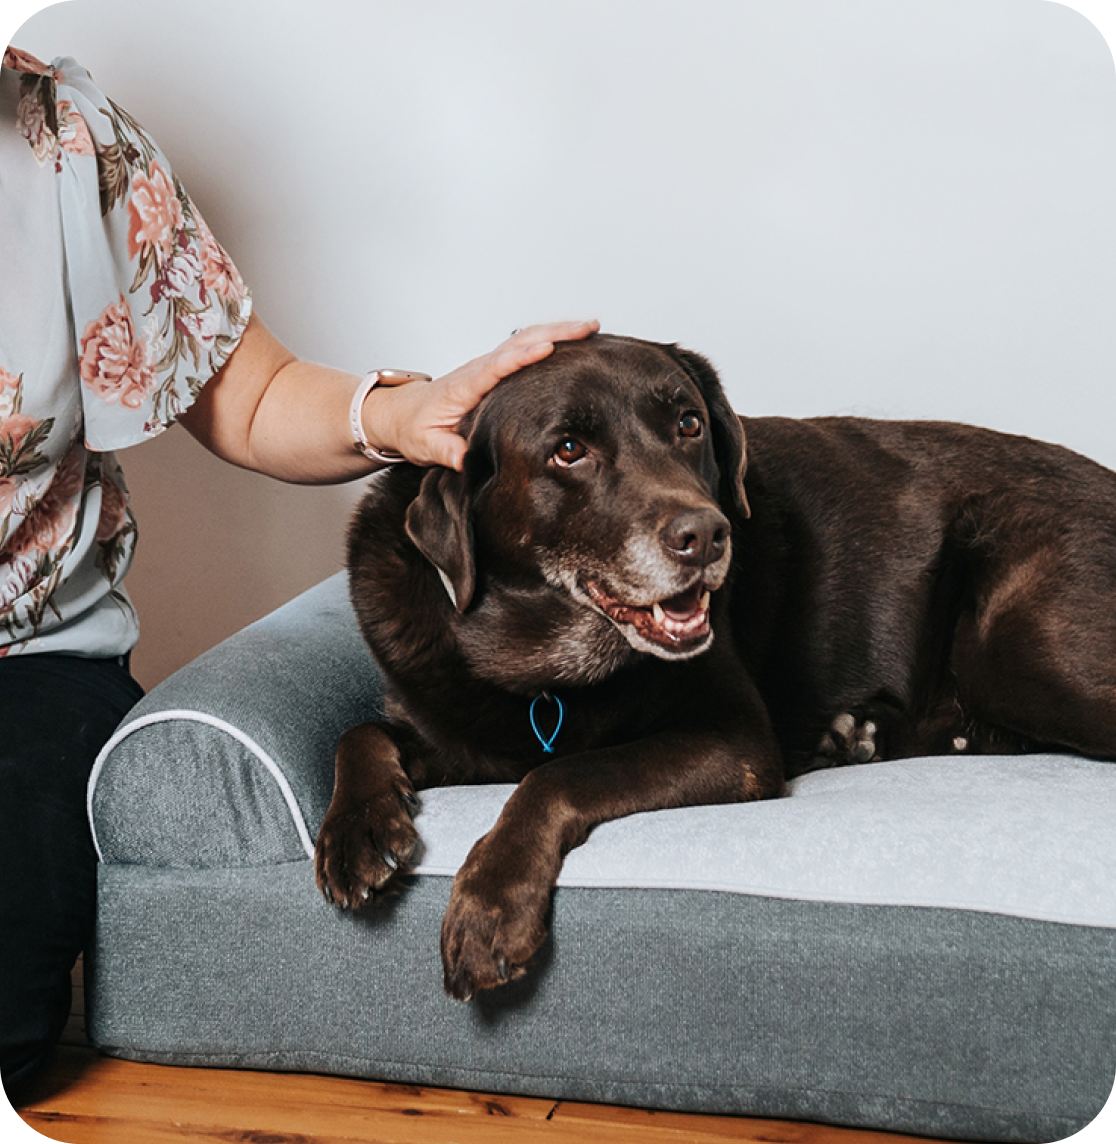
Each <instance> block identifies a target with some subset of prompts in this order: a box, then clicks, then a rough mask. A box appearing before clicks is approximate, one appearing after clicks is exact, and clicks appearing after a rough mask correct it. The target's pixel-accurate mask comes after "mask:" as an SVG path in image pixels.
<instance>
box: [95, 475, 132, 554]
mask: <svg viewBox="0 0 1116 1144" xmlns="http://www.w3.org/2000/svg"><path fill="white" fill-rule="evenodd" d="M127 524H128V494H127V493H125V492H124V490H123V489H122V488H120V486H119V485H117V484H115V483H113V482H112V481H110V480H109V479H108V477H102V478H101V515H100V517H99V518H98V520H97V541H98V542H99V543H100V544H105V543H107V542H108V541H110V540H112V539H113V538H114V537H116V536H117V535H118V534H119V533H121V532H123V531H124V529H125V527H126V526H127Z"/></svg>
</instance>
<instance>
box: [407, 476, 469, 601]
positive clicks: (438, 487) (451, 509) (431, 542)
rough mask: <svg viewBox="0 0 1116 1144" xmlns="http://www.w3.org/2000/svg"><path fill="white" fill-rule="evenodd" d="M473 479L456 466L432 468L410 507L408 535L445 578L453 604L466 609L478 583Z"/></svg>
mask: <svg viewBox="0 0 1116 1144" xmlns="http://www.w3.org/2000/svg"><path fill="white" fill-rule="evenodd" d="M472 502H473V495H472V481H470V480H469V478H468V477H467V476H466V474H465V473H459V472H458V471H457V470H456V469H441V468H439V469H431V470H430V471H429V472H428V473H427V474H426V476H425V477H423V478H422V485H421V486H420V488H419V494H418V496H417V497H415V499H414V500H413V501H411V503H410V505H409V506H408V507H407V518H406V527H407V535H408V536H409V537H410V538H411V540H412V541H413V542H414V545H415V547H416V548H417V549H418V550H419V552H421V553H422V554H423V556H425V557H426V559H427V560H429V561H430V563H431V564H433V565H434V567H435V568H436V569H437V570H438V574H439V575H440V576H441V577H442V583H443V584H445V586H446V591H447V592H448V593H449V598H450V599H451V600H452V601H453V606H454V607H455V608H456V609H457V610H458V611H459V612H464V611H465V609H466V608H467V607H468V606H469V604H470V602H471V601H472V599H473V592H474V591H475V590H476V586H477V566H476V556H475V554H474V549H473V513H472Z"/></svg>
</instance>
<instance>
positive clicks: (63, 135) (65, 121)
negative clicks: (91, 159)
mask: <svg viewBox="0 0 1116 1144" xmlns="http://www.w3.org/2000/svg"><path fill="white" fill-rule="evenodd" d="M58 142H59V143H61V144H62V149H63V150H64V151H69V152H70V154H71V155H92V154H94V153H95V152H94V150H93V137H92V136H91V135H90V134H89V127H88V125H87V124H86V122H85V119H84V118H83V117H82V114H81V112H80V111H75V110H74V106H73V104H72V103H71V102H70V101H69V100H68V99H62V100H59V102H58Z"/></svg>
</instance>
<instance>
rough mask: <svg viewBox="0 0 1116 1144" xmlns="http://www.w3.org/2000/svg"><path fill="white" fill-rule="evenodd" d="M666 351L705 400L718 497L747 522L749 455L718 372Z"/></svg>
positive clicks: (696, 357)
mask: <svg viewBox="0 0 1116 1144" xmlns="http://www.w3.org/2000/svg"><path fill="white" fill-rule="evenodd" d="M668 348H669V349H670V351H671V353H672V354H673V355H674V357H675V358H676V359H677V360H678V362H679V363H680V364H681V366H682V368H683V369H685V371H686V372H687V373H688V374H689V375H690V377H691V378H692V379H693V381H694V383H695V384H696V385H697V387H698V389H700V390H701V395H702V397H703V398H705V405H706V408H707V409H708V410H709V417H710V419H711V421H712V423H713V424H712V430H713V454H714V456H715V457H716V458H717V464H718V466H719V467H720V469H721V497H722V499H726V498H725V494H726V492H727V494H728V498H727V499H731V501H732V503H733V505H734V507H735V508H736V510H737V512H739V513H740V515H741V516H742V517H744V518H745V519H747V518H748V517H749V516H751V515H752V510H751V508H750V507H749V505H748V497H747V494H746V493H745V492H744V473H745V472H746V471H747V468H748V454H747V449H746V447H745V442H744V430H743V428H742V427H741V425H740V418H739V417H737V416H736V414H735V413H734V412H733V409H732V406H731V405H729V402H728V398H727V397H726V396H725V391H724V388H723V387H722V386H721V379H720V378H719V377H718V376H717V371H716V370H715V369H714V368H713V366H712V365H711V364H710V363H709V362H708V361H707V360H706V359H705V358H703V357H702V356H701V354H696V353H694V352H693V351H692V350H684V349H682V348H681V347H680V346H676V345H675V346H669V347H668ZM726 485H727V489H726V487H725V486H726Z"/></svg>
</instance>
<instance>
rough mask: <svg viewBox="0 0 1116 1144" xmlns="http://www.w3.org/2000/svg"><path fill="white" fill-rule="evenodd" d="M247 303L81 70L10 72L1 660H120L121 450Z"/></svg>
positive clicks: (2, 362)
mask: <svg viewBox="0 0 1116 1144" xmlns="http://www.w3.org/2000/svg"><path fill="white" fill-rule="evenodd" d="M250 310H251V299H250V297H249V294H248V291H247V290H246V288H245V286H244V283H243V281H242V280H241V277H240V275H239V274H238V273H237V270H236V267H235V266H234V265H233V264H232V262H231V261H230V259H229V256H228V255H227V254H226V253H225V251H224V250H222V248H221V247H220V246H219V245H218V243H217V241H216V240H215V239H214V237H213V235H212V234H211V233H210V230H209V228H208V227H207V226H206V224H205V221H204V220H203V219H202V216H201V215H200V214H199V213H198V211H197V208H196V207H195V206H194V204H193V203H192V202H191V201H190V197H189V195H187V193H186V191H185V190H184V189H183V187H182V185H181V184H180V183H179V182H178V180H177V179H176V178H175V177H174V175H173V174H172V172H171V170H170V167H169V165H168V163H167V161H166V159H165V157H164V156H163V154H162V152H161V151H160V150H159V149H158V148H157V147H156V146H155V144H154V143H153V142H152V141H151V140H150V139H149V138H148V136H147V135H146V134H144V132H143V130H142V129H141V128H140V126H139V124H137V123H136V121H135V120H134V119H132V118H131V117H130V116H129V115H128V114H127V113H126V112H124V111H123V110H121V109H120V108H119V107H117V106H116V105H115V104H114V103H113V102H112V101H111V100H110V99H108V98H107V97H106V96H105V95H104V94H102V92H101V91H100V90H98V88H97V87H96V86H95V85H94V83H93V81H92V80H91V79H90V77H89V73H88V72H86V71H85V70H84V69H83V68H81V67H80V66H79V65H78V64H77V63H75V62H74V61H73V60H72V59H66V58H63V59H59V60H55V61H54V62H53V63H52V64H49V65H47V64H43V63H40V62H39V61H38V60H36V59H34V58H33V57H31V56H29V55H27V53H25V52H21V51H19V50H18V49H13V48H8V49H7V51H5V53H4V61H3V68H2V69H0V656H4V655H9V654H17V653H24V652H62V653H67V654H71V655H82V656H116V655H121V654H123V653H124V652H126V651H127V650H128V649H129V648H131V647H132V645H133V644H134V643H135V641H136V638H137V636H138V634H139V628H138V624H137V621H136V616H135V612H134V610H133V608H132V605H131V603H130V601H129V600H128V597H127V595H126V594H125V592H124V589H123V588H122V586H121V580H122V579H123V576H124V573H125V572H126V571H127V568H128V565H129V564H130V563H131V559H132V552H133V548H134V546H135V540H136V524H135V520H134V519H133V517H132V514H131V511H130V510H129V508H128V492H127V489H126V487H125V484H124V479H123V477H122V475H121V472H120V467H119V465H118V464H117V462H116V458H115V456H114V455H113V452H112V450H115V449H121V448H124V447H125V446H128V445H134V444H136V443H137V442H139V441H143V440H145V439H146V438H148V437H154V436H155V435H157V434H159V433H161V432H162V431H163V430H164V429H166V428H168V427H169V426H170V425H171V424H173V422H174V421H175V419H176V418H177V417H178V416H179V415H180V414H181V413H182V412H183V411H184V410H185V409H187V408H188V407H189V406H190V404H191V403H192V402H193V401H194V399H195V398H196V397H197V395H198V393H200V391H201V389H202V387H203V386H204V385H205V383H206V381H208V379H209V378H210V377H212V376H213V374H214V373H216V372H217V370H219V369H220V368H221V366H222V365H223V363H224V362H225V359H226V358H227V357H228V356H229V354H230V353H231V352H232V350H233V348H234V347H235V346H236V344H237V342H238V341H239V339H240V336H241V334H242V333H243V331H244V327H245V325H246V324H247V321H248V315H249V312H250Z"/></svg>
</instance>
